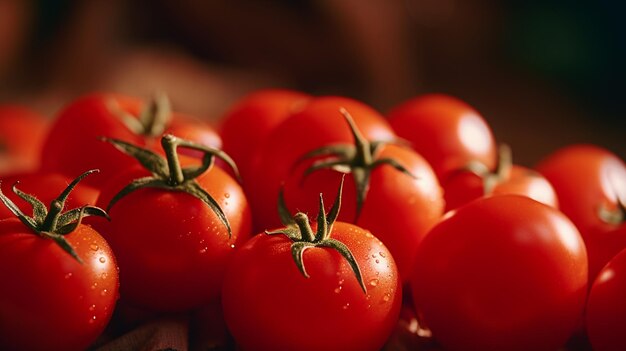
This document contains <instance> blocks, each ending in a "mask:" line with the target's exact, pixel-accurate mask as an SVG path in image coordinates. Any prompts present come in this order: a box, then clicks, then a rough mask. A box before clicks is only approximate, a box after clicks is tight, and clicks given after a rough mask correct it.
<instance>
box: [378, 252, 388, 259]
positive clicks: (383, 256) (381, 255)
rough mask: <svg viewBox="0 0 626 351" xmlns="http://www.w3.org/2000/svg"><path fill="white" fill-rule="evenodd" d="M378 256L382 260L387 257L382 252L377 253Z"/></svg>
mask: <svg viewBox="0 0 626 351" xmlns="http://www.w3.org/2000/svg"><path fill="white" fill-rule="evenodd" d="M378 254H379V255H380V257H382V258H385V257H386V256H387V255H385V253H384V252H382V251H381V252H379V253H378Z"/></svg>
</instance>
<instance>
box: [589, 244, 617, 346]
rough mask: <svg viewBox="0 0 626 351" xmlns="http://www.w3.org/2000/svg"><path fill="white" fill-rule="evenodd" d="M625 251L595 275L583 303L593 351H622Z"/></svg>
mask: <svg viewBox="0 0 626 351" xmlns="http://www.w3.org/2000/svg"><path fill="white" fill-rule="evenodd" d="M624 296H626V249H625V250H622V251H621V252H620V253H619V254H618V255H617V256H615V258H613V259H612V260H611V261H610V262H609V263H608V264H607V265H606V266H605V267H604V268H603V269H602V271H601V272H600V274H598V277H597V278H596V280H595V282H594V283H593V286H592V288H591V292H590V294H589V300H588V302H587V312H586V327H587V334H588V336H589V341H590V342H591V345H592V346H593V349H594V350H596V351H609V350H615V351H617V350H625V349H626V334H625V333H624V331H625V330H626V299H625V298H624Z"/></svg>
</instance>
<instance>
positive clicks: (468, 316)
mask: <svg viewBox="0 0 626 351" xmlns="http://www.w3.org/2000/svg"><path fill="white" fill-rule="evenodd" d="M411 288H412V292H413V299H414V302H415V306H416V309H417V311H418V313H420V314H421V315H422V316H423V318H424V322H425V323H426V325H428V326H429V327H430V329H431V330H432V332H433V336H434V337H435V338H436V339H437V340H438V341H439V342H440V343H441V344H442V345H443V346H444V348H445V349H448V350H556V349H558V348H559V347H562V346H563V345H564V344H565V342H566V340H567V339H568V338H569V337H570V336H571V334H572V333H573V332H574V331H575V330H576V328H577V327H578V326H579V323H580V322H581V318H582V313H583V308H584V303H585V297H586V290H587V255H586V251H585V246H584V244H583V241H582V238H581V237H580V234H579V233H578V231H577V230H576V227H575V226H574V225H573V224H572V223H571V221H569V220H568V219H567V217H565V216H564V215H563V214H562V213H561V212H559V211H557V210H555V209H554V208H552V207H549V206H546V205H544V204H541V203H539V202H536V201H534V200H531V199H529V198H527V197H523V196H518V195H500V196H493V197H489V198H482V199H478V200H476V201H473V202H471V203H469V204H468V205H465V206H462V207H460V208H459V209H457V210H455V211H451V212H450V213H449V214H448V215H447V216H446V217H445V219H444V220H442V221H441V222H440V223H439V224H437V225H436V226H435V227H434V228H433V229H432V230H431V232H430V233H429V234H428V235H427V236H426V238H425V239H424V241H423V242H422V244H421V245H420V247H419V248H418V252H417V259H416V261H415V272H414V276H413V279H412V282H411Z"/></svg>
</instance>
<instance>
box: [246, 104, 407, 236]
mask: <svg viewBox="0 0 626 351" xmlns="http://www.w3.org/2000/svg"><path fill="white" fill-rule="evenodd" d="M340 108H345V109H346V110H347V111H348V112H350V114H351V115H352V117H353V118H354V122H355V124H356V125H357V127H358V129H359V130H360V132H361V134H362V135H363V136H364V137H365V138H366V139H368V140H381V141H393V140H394V139H395V138H396V135H395V134H394V133H393V131H392V130H391V127H390V126H389V125H388V124H387V122H386V121H385V119H384V117H383V116H381V115H380V114H379V113H378V112H377V111H376V110H374V109H373V108H371V107H369V106H367V105H365V104H363V103H361V102H359V101H356V100H353V99H349V98H345V97H335V96H325V97H319V98H315V99H313V100H311V101H310V102H309V103H308V104H307V105H306V106H305V107H304V108H303V109H302V110H301V111H299V112H297V113H295V114H293V115H292V116H291V117H290V118H288V119H286V120H285V121H284V122H283V123H281V124H280V125H278V126H277V127H275V128H274V130H273V131H272V132H271V133H270V135H269V136H268V137H267V141H266V142H265V143H264V144H263V146H262V149H261V150H260V151H259V157H258V159H257V160H258V162H257V165H258V167H257V166H255V167H254V177H253V180H252V181H251V182H249V183H248V190H249V192H248V194H249V196H250V203H251V206H252V213H253V215H254V227H255V228H256V231H262V230H264V229H268V228H275V227H277V226H280V224H281V223H280V221H279V218H278V216H276V206H275V205H274V204H275V203H276V199H277V198H278V193H279V189H280V187H281V184H282V183H283V182H284V181H285V180H286V179H287V178H288V177H289V175H290V174H291V172H292V171H293V167H294V166H295V164H296V162H297V161H298V160H299V159H300V158H301V157H302V156H304V155H305V154H306V153H308V152H310V151H313V150H315V149H318V148H320V147H322V146H326V145H330V144H336V143H352V142H353V140H354V139H353V137H352V134H351V132H350V128H348V127H347V124H346V121H345V120H344V119H343V118H342V116H341V114H340V113H339V110H340ZM337 179H338V178H337ZM336 186H337V183H334V184H332V187H336ZM331 194H332V193H331Z"/></svg>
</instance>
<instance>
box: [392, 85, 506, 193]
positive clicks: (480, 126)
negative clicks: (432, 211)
mask: <svg viewBox="0 0 626 351" xmlns="http://www.w3.org/2000/svg"><path fill="white" fill-rule="evenodd" d="M387 117H388V119H389V123H390V124H391V126H392V127H393V130H394V131H395V132H396V133H397V134H398V135H399V136H400V137H402V138H404V139H406V140H408V141H409V142H410V143H411V146H412V147H413V148H414V149H415V150H416V151H417V152H418V153H420V154H421V155H422V156H424V158H426V160H427V161H428V162H429V163H430V164H431V166H432V167H433V169H434V170H435V173H436V174H437V177H438V178H439V181H440V182H441V183H442V185H444V187H445V183H446V178H447V176H448V175H449V174H450V173H451V172H454V171H456V170H458V169H461V168H463V167H465V166H467V164H468V163H469V162H470V161H474V162H480V163H482V164H484V165H485V166H487V168H488V169H494V168H495V166H496V144H495V140H494V136H493V134H492V132H491V128H490V127H489V125H488V124H487V122H486V121H485V120H484V119H483V117H482V116H481V115H480V114H479V113H478V112H477V111H476V110H475V109H474V108H473V107H471V106H470V105H468V104H467V103H465V102H463V101H461V100H459V99H457V98H455V97H452V96H448V95H444V94H426V95H422V96H418V97H416V98H413V99H411V100H408V101H406V102H404V103H402V104H400V105H398V106H396V107H395V108H393V109H392V110H391V112H389V114H388V115H387Z"/></svg>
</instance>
